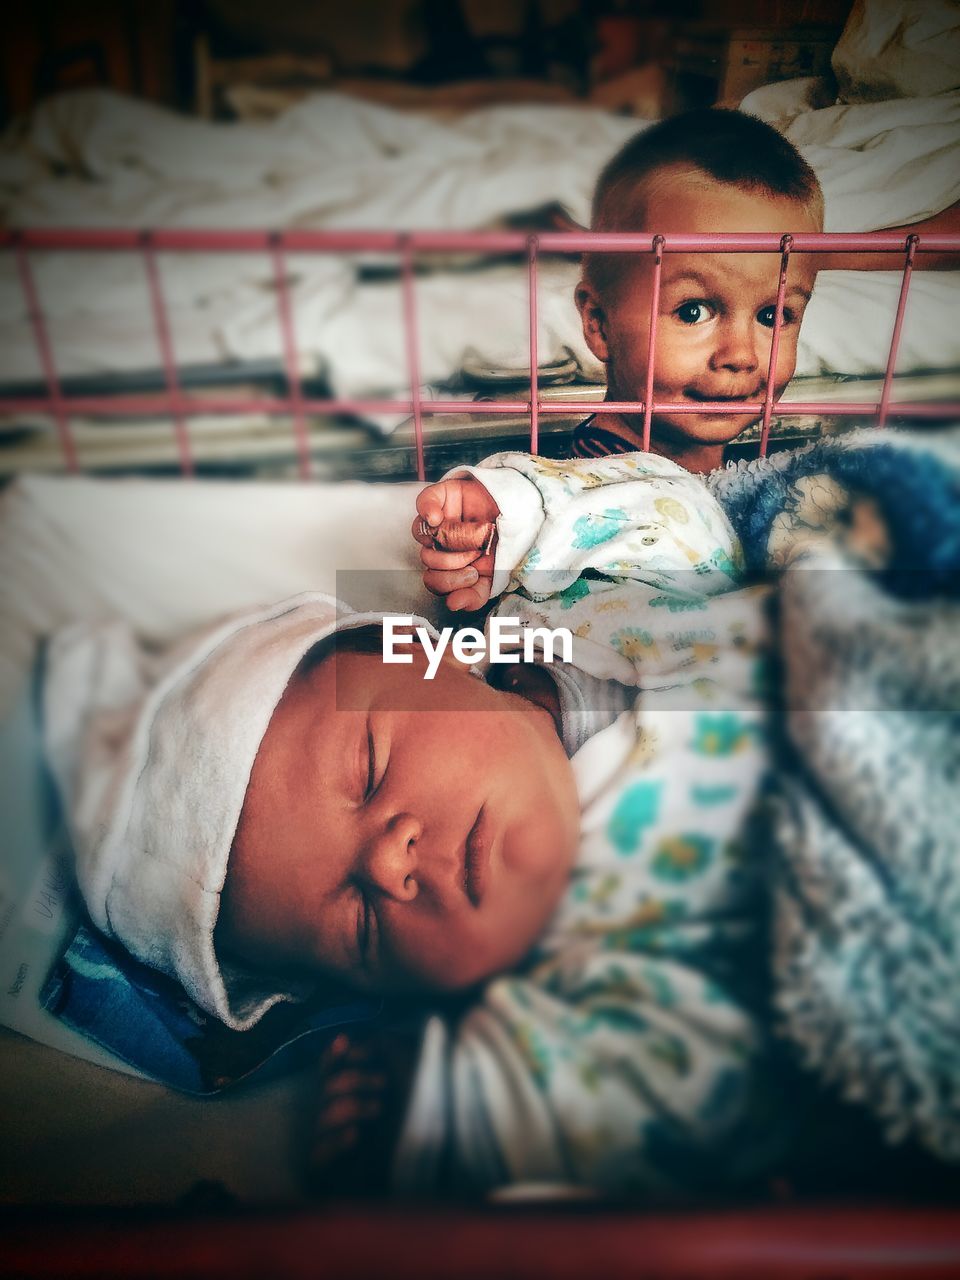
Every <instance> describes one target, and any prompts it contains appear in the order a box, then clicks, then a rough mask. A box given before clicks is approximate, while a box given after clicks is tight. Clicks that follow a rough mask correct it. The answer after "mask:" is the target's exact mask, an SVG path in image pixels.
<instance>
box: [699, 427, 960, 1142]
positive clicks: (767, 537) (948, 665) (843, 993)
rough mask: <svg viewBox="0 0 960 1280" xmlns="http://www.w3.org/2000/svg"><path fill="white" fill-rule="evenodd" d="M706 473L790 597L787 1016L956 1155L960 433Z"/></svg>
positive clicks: (786, 619) (855, 1083)
mask: <svg viewBox="0 0 960 1280" xmlns="http://www.w3.org/2000/svg"><path fill="white" fill-rule="evenodd" d="M708 483H709V485H710V488H711V489H712V491H713V492H714V493H715V494H716V496H717V497H718V499H719V500H720V501H721V502H722V503H723V505H724V507H725V509H726V510H727V513H728V515H729V516H730V518H731V520H732V522H733V524H734V527H735V528H736V529H737V531H738V533H739V534H740V536H741V539H742V541H743V543H744V548H745V552H746V558H747V563H748V566H749V567H750V568H752V569H755V570H758V571H761V570H768V569H771V568H773V569H775V570H778V571H779V570H784V572H783V573H782V574H781V576H780V577H779V591H778V593H777V598H778V601H779V607H778V610H777V615H778V622H777V625H778V631H779V648H780V658H781V662H782V668H783V680H782V688H783V695H784V696H783V713H784V719H783V724H784V729H785V735H784V736H785V754H786V757H787V759H786V761H785V765H784V768H783V769H782V770H781V773H780V777H779V781H778V785H777V787H776V794H775V796H774V799H773V803H772V822H771V825H770V832H771V849H770V883H771V888H772V906H773V949H774V954H773V970H774V984H775V1002H776V1010H777V1016H778V1021H779V1030H780V1031H781V1032H782V1033H783V1034H784V1035H785V1036H786V1037H787V1038H788V1039H789V1040H790V1041H792V1043H793V1044H794V1046H795V1047H796V1048H797V1049H798V1050H799V1053H800V1056H801V1059H802V1060H803V1061H804V1062H805V1064H806V1065H807V1066H808V1067H809V1068H810V1069H811V1070H813V1071H814V1072H815V1073H816V1074H817V1075H818V1076H819V1077H820V1079H821V1080H822V1081H823V1082H825V1083H828V1084H830V1085H832V1086H834V1087H836V1088H837V1089H838V1090H839V1091H840V1092H841V1093H842V1094H843V1096H844V1097H846V1098H848V1099H850V1100H856V1101H859V1102H860V1103H862V1104H863V1105H864V1106H866V1107H868V1108H869V1109H870V1110H871V1111H872V1112H873V1113H874V1115H875V1116H876V1117H877V1119H878V1120H879V1121H880V1123H881V1125H882V1128H883V1131H884V1133H885V1134H886V1136H887V1138H888V1139H889V1140H890V1141H892V1142H896V1141H901V1140H905V1139H908V1138H913V1139H916V1140H918V1141H919V1142H921V1143H922V1144H924V1145H925V1146H926V1147H927V1148H928V1149H930V1150H931V1151H933V1152H934V1153H935V1154H936V1155H938V1156H940V1157H941V1158H943V1159H947V1160H952V1161H960V428H957V429H951V430H949V431H939V432H936V433H934V432H923V433H912V432H911V433H906V432H902V433H894V432H887V431H884V432H880V431H876V430H866V431H859V432H855V433H852V434H851V435H849V436H845V437H843V438H842V439H837V440H831V441H825V442H821V443H818V444H816V445H814V446H812V447H810V448H808V449H805V450H803V451H801V452H799V453H790V454H778V455H775V456H774V457H773V458H771V459H768V460H766V461H764V462H753V463H749V464H744V463H741V464H739V465H737V466H731V467H729V468H727V469H726V470H723V471H720V472H717V473H715V474H714V475H713V476H712V477H711V478H710V480H709V482H708Z"/></svg>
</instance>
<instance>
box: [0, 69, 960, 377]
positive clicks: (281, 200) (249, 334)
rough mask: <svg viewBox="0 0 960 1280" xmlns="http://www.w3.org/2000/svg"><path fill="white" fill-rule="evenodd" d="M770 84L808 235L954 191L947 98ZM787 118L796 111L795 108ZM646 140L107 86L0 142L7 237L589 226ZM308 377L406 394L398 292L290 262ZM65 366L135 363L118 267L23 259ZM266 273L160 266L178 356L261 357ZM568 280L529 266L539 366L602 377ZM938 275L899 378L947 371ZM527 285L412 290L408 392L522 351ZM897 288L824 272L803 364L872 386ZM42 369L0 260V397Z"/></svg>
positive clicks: (237, 259)
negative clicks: (207, 114)
mask: <svg viewBox="0 0 960 1280" xmlns="http://www.w3.org/2000/svg"><path fill="white" fill-rule="evenodd" d="M805 85H806V86H807V88H808V87H809V86H808V82H798V85H797V89H796V94H795V98H794V100H793V103H792V105H791V99H790V95H789V93H787V92H786V91H785V86H776V89H777V90H778V94H777V95H776V103H775V105H774V107H772V108H771V107H770V106H769V104H767V105H766V106H765V103H764V99H763V97H762V93H763V91H761V93H759V94H754V95H751V98H750V99H748V100H747V106H748V107H750V108H751V109H752V110H755V111H756V112H757V114H764V113H765V112H766V113H767V114H771V115H773V116H774V117H776V118H777V119H778V121H779V122H780V123H782V124H784V125H785V126H786V131H787V133H788V135H789V136H790V137H792V138H793V140H794V141H795V142H796V143H797V144H798V146H800V147H801V149H802V150H803V151H804V152H805V154H806V155H807V156H808V158H809V159H810V160H811V162H812V163H813V164H814V167H815V168H816V169H817V171H818V173H819V175H820V178H821V181H822V183H823V186H824V189H825V193H826V202H827V225H828V228H829V229H834V230H866V229H874V228H879V227H883V226H889V225H895V224H898V223H901V222H906V221H911V220H915V219H918V218H922V217H924V216H927V215H928V214H930V213H933V212H936V211H938V210H939V209H942V208H944V207H946V206H947V205H949V204H951V203H953V202H954V201H956V200H957V199H960V164H958V163H957V160H958V152H960V148H958V143H960V93H951V94H943V95H940V96H939V97H937V98H917V99H905V100H898V101H896V102H885V103H875V104H867V105H857V106H843V107H828V108H822V109H819V110H816V109H814V110H803V109H801V108H803V107H804V105H805V104H806V103H807V102H808V101H809V97H808V95H807V94H806V90H805V88H804V86H805ZM794 107H796V110H794V109H793V108H794ZM640 127H642V126H641V124H640V123H639V122H637V121H636V120H629V119H624V118H623V117H619V116H613V115H609V114H606V113H604V112H600V111H597V110H594V109H589V108H580V107H576V108H575V107H565V106H523V107H511V108H506V107H495V108H486V109H481V110H478V111H475V112H473V113H471V114H469V115H466V116H463V117H461V118H459V119H457V120H452V121H451V120H448V121H443V122H440V121H437V120H433V119H430V118H428V117H425V116H418V115H413V114H410V113H403V112H398V111H394V110H391V109H388V108H384V107H379V106H375V105H372V104H370V103H363V102H360V101H358V100H355V99H351V98H347V97H344V96H342V95H337V94H334V93H326V94H317V95H314V96H312V97H310V98H308V99H306V100H304V101H303V102H301V103H299V104H298V105H297V106H295V107H293V108H291V109H290V110H289V111H287V112H285V113H283V114H282V115H280V116H279V117H277V118H276V119H275V120H273V121H270V122H268V123H263V124H210V123H208V122H204V121H198V120H192V119H188V118H185V117H180V116H176V115H174V114H173V113H171V112H167V111H164V110H161V109H160V108H157V107H153V106H148V105H146V104H144V103H139V102H135V101H132V100H129V99H125V98H122V97H119V96H117V95H114V94H109V93H105V92H102V91H95V92H88V93H77V94H69V95H64V96H62V97H59V98H55V99H52V100H51V101H49V102H47V103H45V104H43V105H42V106H40V107H39V108H37V110H36V111H35V112H34V113H33V115H32V117H31V118H30V120H29V122H28V123H27V125H26V127H25V128H24V129H23V130H22V131H21V132H20V133H19V134H17V135H16V136H13V135H10V136H9V137H8V139H7V141H6V144H5V148H4V151H3V154H2V156H0V164H2V171H3V176H2V184H0V199H2V205H3V215H4V217H5V220H7V221H8V222H10V223H14V224H18V225H27V224H31V225H41V226H42V225H58V224H59V225H74V226H77V225H85V226H91V225H92V226H107V225H113V226H138V227H139V226H144V225H160V226H170V225H174V226H188V225H190V226H234V227H237V226H256V227H262V226H308V227H371V228H373V227H381V228H382V227H388V228H394V229H395V228H411V227H416V228H436V227H450V228H459V229H464V228H474V227H482V226H485V225H489V224H490V223H491V222H493V221H495V220H497V219H500V218H502V217H503V216H504V215H506V214H508V213H510V212H512V211H516V210H519V209H527V208H532V207H535V206H537V205H540V204H542V203H544V202H546V201H549V200H559V201H561V202H562V203H564V204H565V205H566V206H567V208H568V209H569V210H570V212H571V213H572V214H573V216H574V217H575V218H577V219H578V220H579V221H583V222H585V221H587V219H588V213H589V197H590V191H591V188H592V185H593V182H594V179H595V177H596V174H597V172H598V171H599V169H600V167H601V166H602V164H603V163H604V161H605V160H606V159H607V158H608V157H609V156H610V155H611V154H612V153H613V152H614V151H615V150H616V149H617V148H618V147H619V146H620V145H621V144H622V142H623V141H624V140H625V139H626V138H627V137H629V136H631V135H632V134H633V133H634V132H636V130H637V129H638V128H640ZM290 269H291V279H292V284H293V297H294V307H295V314H296V324H297V332H298V338H299V343H300V346H301V349H302V352H303V368H304V371H305V372H306V371H317V370H320V371H324V372H326V373H327V374H328V376H329V379H330V382H331V384H332V386H333V389H334V391H335V392H337V393H339V394H342V395H369V394H391V393H395V392H398V391H401V392H402V391H405V383H406V375H405V370H404V360H403V336H402V329H401V325H400V299H399V292H398V288H397V286H396V284H395V283H392V282H378V283H363V284H360V283H358V282H357V280H356V278H355V273H354V269H353V264H352V263H350V262H348V261H346V260H343V259H333V258H327V257H310V258H306V257H302V256H301V257H298V258H295V259H291V263H290ZM36 270H37V276H38V281H39V285H40V290H41V295H42V298H43V300H44V303H45V305H46V307H47V309H48V311H49V313H50V317H51V321H52V328H53V336H54V341H55V347H56V352H57V358H58V363H59V366H60V368H61V371H62V372H63V373H88V372H115V371H118V370H134V369H143V368H154V367H156V366H157V364H158V360H157V347H156V339H155V336H154V332H153V325H152V319H151V314H150V309H149V303H148V295H147V292H146V284H145V280H144V276H143V271H142V267H141V266H140V264H139V263H138V262H136V261H135V260H134V259H133V258H128V257H126V256H123V257H116V256H112V257H105V256H104V255H84V256H81V257H77V256H75V255H70V256H67V255H63V254H50V255H36ZM271 272H272V269H271V266H270V263H269V262H268V261H267V260H266V259H260V258H258V257H251V256H231V257H229V258H223V257H217V256H214V255H210V256H206V257H197V256H196V255H189V256H187V255H180V256H172V255H171V256H166V255H165V256H164V259H163V280H164V286H165V290H166V293H167V296H168V298H169V301H170V305H171V314H172V319H173V330H174V340H175V347H176V352H177V356H178V359H179V361H180V362H181V363H182V364H192V363H204V362H211V361H213V362H218V361H229V360H253V359H261V358H266V359H278V358H279V357H280V355H281V345H280V332H279V326H278V322H277V315H276V306H275V295H274V289H273V283H272V274H271ZM576 278H577V269H576V267H575V266H573V265H571V264H562V263H561V264H557V263H552V264H551V263H545V264H544V266H543V270H542V294H543V299H542V306H541V331H540V344H541V345H540V353H541V359H542V360H543V361H544V362H547V361H552V360H556V359H558V358H560V357H561V356H562V355H563V353H564V350H565V349H569V350H571V351H573V352H574V354H575V355H576V356H577V359H578V361H579V362H580V365H581V369H582V371H583V373H584V375H585V376H586V377H588V378H591V379H593V378H596V376H597V374H598V372H599V371H598V368H597V366H596V364H595V362H594V361H593V360H592V359H591V357H590V356H589V353H588V352H587V351H586V348H585V345H584V343H583V341H582V337H581V334H580V332H579V321H578V317H577V315H576V312H575V310H574V308H573V305H572V303H571V302H570V301H569V299H570V297H571V295H572V290H573V285H574V283H575V281H576ZM958 279H960V275H958V274H957V273H949V274H947V275H945V274H937V275H933V274H930V275H926V276H918V277H915V282H914V285H913V292H912V297H911V304H910V308H909V310H908V315H907V324H906V328H905V333H904V338H903V345H902V349H901V358H900V364H899V366H898V367H899V368H900V370H901V371H903V372H907V371H910V370H916V369H921V368H930V367H950V366H956V365H960V330H958V328H957V326H956V324H955V315H956V307H957V302H958ZM525 281H526V273H525V269H510V268H504V267H496V268H492V269H490V270H488V271H481V272H476V271H474V272H468V273H463V272H460V273H442V274H439V275H436V276H433V277H430V278H425V279H422V280H421V281H420V282H419V283H418V299H419V301H420V306H421V328H422V331H423V346H424V349H423V356H422V376H423V380H424V381H425V382H430V381H436V380H439V379H441V378H444V377H447V376H449V375H450V374H452V373H453V372H455V371H456V369H458V368H459V367H460V365H461V363H462V361H463V357H464V355H465V354H466V353H467V352H468V351H469V350H471V349H473V350H475V351H477V352H478V353H479V355H480V357H481V358H482V359H484V360H486V361H487V362H489V363H493V364H504V363H506V364H516V363H518V362H519V361H522V359H523V358H524V357H525V354H526V350H527V329H526V325H527V315H526V294H525V288H526V284H525ZM898 287H899V276H898V274H897V273H880V274H878V273H872V274H871V275H870V276H869V277H863V276H861V275H859V274H858V273H842V275H841V273H829V274H828V275H826V276H824V277H823V278H822V281H821V283H820V285H819V286H818V288H817V292H816V296H815V299H814V302H813V304H812V308H811V312H810V315H809V317H808V320H807V322H806V324H805V326H804V338H803V341H802V342H801V349H800V355H799V365H798V372H799V373H801V374H811V373H820V372H840V373H849V374H863V373H876V372H879V371H882V369H883V367H884V363H885V356H886V348H887V345H888V342H889V336H890V332H891V329H892V321H893V310H894V307H895V305H896V298H897V292H898ZM38 374H39V366H38V362H37V357H36V354H35V352H34V350H33V342H32V337H31V334H30V330H29V325H28V323H27V318H26V314H25V309H24V305H23V302H22V299H21V297H20V294H19V289H18V286H17V283H16V274H15V269H14V264H13V261H12V257H11V256H10V255H4V257H3V259H2V261H0V381H16V380H22V379H25V378H32V377H36V376H38Z"/></svg>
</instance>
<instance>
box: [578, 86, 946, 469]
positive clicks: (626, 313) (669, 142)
mask: <svg viewBox="0 0 960 1280" xmlns="http://www.w3.org/2000/svg"><path fill="white" fill-rule="evenodd" d="M823 220H824V200H823V193H822V191H821V188H820V184H819V182H818V180H817V177H816V174H815V173H814V172H813V170H812V169H811V167H810V166H809V165H808V164H807V162H806V161H805V160H804V159H803V157H802V156H801V155H800V153H799V152H798V151H797V149H796V148H795V147H794V146H793V144H792V143H791V142H790V141H789V140H788V139H786V138H785V137H783V136H782V135H781V134H780V133H778V132H777V131H776V130H775V129H773V128H772V127H771V126H770V125H768V124H766V123H764V122H763V121H761V120H758V119H756V118H755V117H753V116H749V115H745V114H743V113H741V112H739V111H727V110H718V109H709V110H701V111H692V112H688V113H686V114H684V115H679V116H674V117H672V118H670V119H668V120H665V121H663V122H662V123H660V124H657V125H654V126H653V127H652V128H650V129H648V130H646V131H644V132H643V133H641V134H639V135H638V136H637V137H636V138H634V139H632V140H631V141H630V142H628V143H627V145H626V146H625V147H623V149H622V150H621V151H620V152H619V153H618V154H617V155H616V156H614V158H613V159H612V160H611V161H610V163H609V164H608V165H607V166H606V168H605V169H604V170H603V172H602V173H601V175H600V178H599V179H598V181H597V186H596V190H595V193H594V199H593V213H592V219H591V229H592V230H594V231H607V232H611V231H621V232H627V231H635V232H638V231H644V232H650V233H661V234H666V235H669V234H670V233H678V234H682V233H687V234H693V233H696V232H721V231H722V232H738V231H744V232H746V231H752V232H773V233H776V234H777V235H783V234H785V233H800V232H803V233H808V232H817V231H822V230H823ZM958 227H960V206H956V205H955V206H952V207H951V208H949V209H947V210H944V212H943V213H941V214H938V215H936V216H935V217H933V218H929V219H927V220H926V221H925V222H923V223H918V224H916V225H914V226H911V227H903V228H894V230H901V231H903V232H904V233H905V234H906V233H907V232H910V231H923V230H931V231H933V230H936V231H955V230H957V229H958ZM779 263H780V257H779V254H757V253H754V254H743V253H731V254H720V253H713V254H710V253H668V254H665V255H664V258H663V267H662V275H661V283H660V297H659V307H658V321H657V342H656V352H655V359H654V381H653V399H654V401H655V402H658V403H670V404H676V405H688V406H693V405H696V404H698V403H701V402H706V401H710V402H714V403H717V402H720V403H722V402H724V401H730V400H745V401H750V402H753V403H754V404H757V403H758V402H759V403H760V404H762V402H763V400H764V397H765V396H766V394H767V379H768V369H769V360H770V347H771V341H772V334H773V324H774V316H775V308H776V298H777V284H778V279H779ZM900 265H901V264H900V262H899V261H898V260H897V257H896V255H885V254H844V253H828V254H811V253H795V254H794V255H793V256H792V257H791V259H790V265H789V272H788V276H787V291H786V296H785V299H784V310H783V322H782V325H781V330H780V344H779V348H778V353H777V363H776V368H775V370H774V397H775V398H777V397H779V396H780V395H781V393H782V392H783V390H784V388H785V387H786V385H787V383H788V382H789V381H790V379H791V377H792V376H793V372H794V369H795V367H796V357H797V339H798V337H799V333H800V325H801V322H802V320H803V314H804V311H805V309H806V306H807V303H808V301H809V299H810V294H811V290H812V289H813V285H814V281H815V278H816V275H817V272H818V270H822V269H839V268H860V269H868V270H896V269H898V267H899V266H900ZM915 266H916V267H919V268H931V267H933V268H944V267H951V266H952V267H955V266H956V257H955V255H953V256H951V255H941V254H926V253H921V254H918V255H917V258H916V261H915ZM652 278H653V263H652V255H651V254H650V253H649V252H647V253H638V254H598V253H595V254H587V255H585V259H584V266H583V277H582V279H581V281H580V284H579V285H578V287H577V292H576V302H577V306H578V308H579V310H580V315H581V318H582V321H583V332H584V336H585V338H586V341H587V345H588V346H589V348H590V350H591V351H592V352H593V354H594V355H595V356H596V357H597V359H598V360H600V361H602V362H603V363H604V364H605V365H606V367H607V397H606V398H607V399H608V400H615V401H631V402H635V401H640V400H643V399H644V397H645V395H646V380H647V349H648V348H647V343H648V337H649V317H650V297H651V290H652ZM759 417H760V410H758V409H756V408H755V409H753V410H750V411H746V412H744V413H743V414H723V415H721V414H717V413H709V412H705V413H697V412H692V413H690V412H688V413H682V414H681V413H670V412H666V413H658V414H655V415H654V417H653V419H652V422H651V440H650V444H651V448H652V449H653V451H654V452H657V453H662V454H664V455H665V456H667V457H670V458H673V459H675V460H676V461H677V462H679V463H680V464H681V466H684V467H686V468H687V469H688V470H690V471H695V472H707V471H710V470H712V469H713V468H714V467H716V466H718V465H719V464H720V463H721V462H722V460H723V450H724V447H725V446H726V445H727V444H729V443H730V442H731V441H732V440H735V439H736V438H737V436H739V435H740V433H741V432H742V431H744V430H745V429H746V428H747V427H748V426H750V425H751V424H753V423H755V422H757V421H758V419H759ZM642 431H643V417H642V415H639V416H637V415H630V414H627V415H624V414H598V415H596V416H595V417H592V418H589V419H587V421H585V422H583V423H581V424H580V425H579V427H578V428H577V429H576V431H575V432H574V441H573V452H574V454H575V455H579V456H598V455H601V454H607V453H617V452H624V451H626V450H631V449H639V448H641V447H642Z"/></svg>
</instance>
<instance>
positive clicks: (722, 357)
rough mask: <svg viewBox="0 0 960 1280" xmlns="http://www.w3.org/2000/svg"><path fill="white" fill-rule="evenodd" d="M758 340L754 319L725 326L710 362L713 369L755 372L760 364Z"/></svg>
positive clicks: (718, 335) (721, 329)
mask: <svg viewBox="0 0 960 1280" xmlns="http://www.w3.org/2000/svg"><path fill="white" fill-rule="evenodd" d="M756 339H757V335H756V326H755V325H754V324H753V321H752V318H751V320H750V322H748V323H734V324H728V325H723V326H722V327H721V328H720V329H719V331H718V334H717V345H716V347H715V349H714V352H713V356H712V358H711V361H710V363H711V365H712V367H713V368H714V369H729V370H730V372H731V373H751V372H753V370H755V369H757V368H758V367H759V364H760V357H759V353H758V351H757V340H756Z"/></svg>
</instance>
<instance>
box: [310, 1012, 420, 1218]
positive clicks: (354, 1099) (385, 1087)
mask: <svg viewBox="0 0 960 1280" xmlns="http://www.w3.org/2000/svg"><path fill="white" fill-rule="evenodd" d="M418 1043H419V1039H418V1038H417V1039H416V1040H414V1039H411V1037H410V1036H409V1034H406V1033H404V1032H403V1031H399V1032H397V1033H396V1034H395V1033H394V1032H392V1031H391V1032H389V1033H387V1032H383V1033H380V1035H379V1036H369V1035H364V1034H363V1033H358V1034H357V1035H355V1036H354V1035H347V1034H346V1033H344V1032H341V1033H340V1034H339V1035H338V1036H336V1037H335V1038H334V1040H332V1041H331V1043H330V1045H329V1047H328V1048H327V1050H326V1052H325V1053H324V1055H323V1058H322V1059H321V1072H322V1075H321V1085H320V1088H321V1101H320V1111H319V1114H318V1117H317V1123H316V1128H315V1130H314V1134H313V1141H312V1143H311V1147H310V1153H309V1160H308V1177H309V1181H310V1187H311V1190H312V1191H313V1192H314V1193H315V1194H317V1195H321V1196H338V1197H349V1196H370V1195H384V1194H386V1192H387V1191H388V1190H389V1189H390V1175H391V1169H392V1164H393V1155H394V1149H395V1147H396V1143H397V1137H398V1135H399V1131H400V1125H401V1123H402V1121H403V1115H404V1110H405V1107H406V1102H407V1096H408V1094H409V1088H410V1079H411V1076H412V1072H413V1065H414V1062H415V1059H416V1046H417V1045H418Z"/></svg>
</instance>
